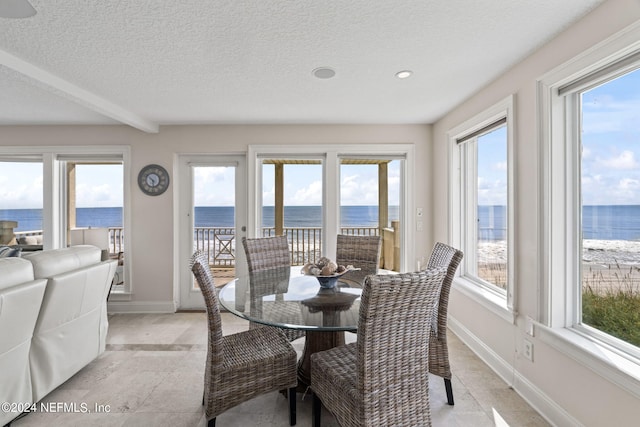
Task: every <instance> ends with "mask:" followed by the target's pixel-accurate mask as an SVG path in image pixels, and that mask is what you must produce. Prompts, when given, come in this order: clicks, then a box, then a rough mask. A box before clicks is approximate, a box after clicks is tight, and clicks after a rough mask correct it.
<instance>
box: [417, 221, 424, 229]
mask: <svg viewBox="0 0 640 427" xmlns="http://www.w3.org/2000/svg"><path fill="white" fill-rule="evenodd" d="M422 227H423V226H422V221H418V222H416V231H422Z"/></svg>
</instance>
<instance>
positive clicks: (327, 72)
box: [312, 67, 336, 79]
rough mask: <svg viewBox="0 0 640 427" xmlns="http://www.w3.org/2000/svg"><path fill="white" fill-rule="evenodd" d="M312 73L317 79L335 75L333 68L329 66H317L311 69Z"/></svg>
mask: <svg viewBox="0 0 640 427" xmlns="http://www.w3.org/2000/svg"><path fill="white" fill-rule="evenodd" d="M312 73H313V75H314V76H316V77H317V78H319V79H330V78H331V77H333V76H335V75H336V72H335V70H334V69H333V68H329V67H318V68H316V69H315V70H313V71H312Z"/></svg>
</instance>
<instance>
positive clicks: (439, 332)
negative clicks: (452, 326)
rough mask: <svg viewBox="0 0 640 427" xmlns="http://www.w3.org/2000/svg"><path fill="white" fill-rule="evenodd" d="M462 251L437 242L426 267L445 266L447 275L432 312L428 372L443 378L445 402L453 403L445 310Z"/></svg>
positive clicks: (446, 309)
mask: <svg viewBox="0 0 640 427" xmlns="http://www.w3.org/2000/svg"><path fill="white" fill-rule="evenodd" d="M462 257H463V254H462V251H460V250H458V249H456V248H452V247H451V246H449V245H446V244H444V243H441V242H437V243H436V244H435V246H434V247H433V251H431V256H430V257H429V262H428V263H427V268H434V267H446V268H447V275H446V277H445V278H444V281H443V282H442V290H441V291H440V300H439V301H438V305H437V309H436V311H435V312H434V315H433V320H432V322H431V328H429V329H430V331H431V332H430V334H429V372H431V373H432V374H434V375H437V376H439V377H442V378H444V387H445V390H446V392H447V403H448V404H449V405H453V389H452V387H451V365H450V364H449V348H448V345H447V311H448V306H449V292H450V291H451V283H453V278H454V277H455V275H456V270H457V269H458V265H460V261H462Z"/></svg>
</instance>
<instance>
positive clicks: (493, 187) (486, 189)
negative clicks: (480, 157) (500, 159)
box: [478, 177, 507, 205]
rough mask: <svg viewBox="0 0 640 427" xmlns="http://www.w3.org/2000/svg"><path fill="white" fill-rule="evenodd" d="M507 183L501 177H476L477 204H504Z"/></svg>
mask: <svg viewBox="0 0 640 427" xmlns="http://www.w3.org/2000/svg"><path fill="white" fill-rule="evenodd" d="M506 203H507V183H506V182H505V181H503V180H501V179H495V180H488V179H486V178H483V177H478V205H505V204H506Z"/></svg>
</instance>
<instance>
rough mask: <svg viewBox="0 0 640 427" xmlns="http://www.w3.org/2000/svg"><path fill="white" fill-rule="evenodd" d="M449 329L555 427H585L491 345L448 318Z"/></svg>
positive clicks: (453, 319)
mask: <svg viewBox="0 0 640 427" xmlns="http://www.w3.org/2000/svg"><path fill="white" fill-rule="evenodd" d="M448 326H449V329H450V330H451V332H453V333H454V334H455V335H456V336H457V337H458V338H460V340H461V341H462V342H463V343H465V344H466V345H467V346H468V347H469V348H470V349H471V351H473V352H474V353H475V354H476V355H477V356H478V357H479V358H480V359H481V360H482V361H483V362H484V363H486V364H487V366H489V367H490V368H491V369H492V370H493V371H494V372H495V373H496V374H498V376H499V377H500V378H502V379H503V380H504V381H505V382H506V383H507V384H508V385H509V386H511V387H512V388H513V390H515V392H516V393H518V394H519V395H520V396H521V397H522V398H523V399H524V400H525V401H526V402H527V403H528V404H529V405H531V406H532V407H533V408H534V409H535V410H536V411H538V413H539V414H540V415H541V416H542V417H543V418H545V419H546V420H547V421H548V422H549V423H550V424H551V425H555V426H567V425H570V426H582V425H583V424H582V423H580V422H579V421H578V420H576V419H575V418H574V417H573V416H571V414H569V413H568V412H567V411H565V410H564V408H562V407H561V406H560V405H558V404H557V403H556V402H555V401H553V400H552V399H551V398H550V397H549V396H547V395H546V394H545V393H544V392H543V391H542V390H541V389H540V388H538V387H537V386H536V385H535V384H533V383H532V382H531V381H529V380H528V379H527V378H526V377H524V376H523V375H522V374H520V373H519V372H517V371H516V370H515V369H514V368H513V366H512V365H511V364H510V363H508V362H507V361H506V360H504V359H503V358H501V357H500V356H499V355H498V354H497V353H496V352H494V351H493V350H492V349H491V348H490V347H489V346H487V345H486V344H485V343H484V342H483V341H481V340H480V339H479V338H478V337H477V336H475V335H474V334H473V333H472V332H471V331H470V330H469V329H467V328H466V327H465V326H464V325H463V324H462V323H460V322H458V321H457V320H456V319H455V318H452V317H449V319H448Z"/></svg>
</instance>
